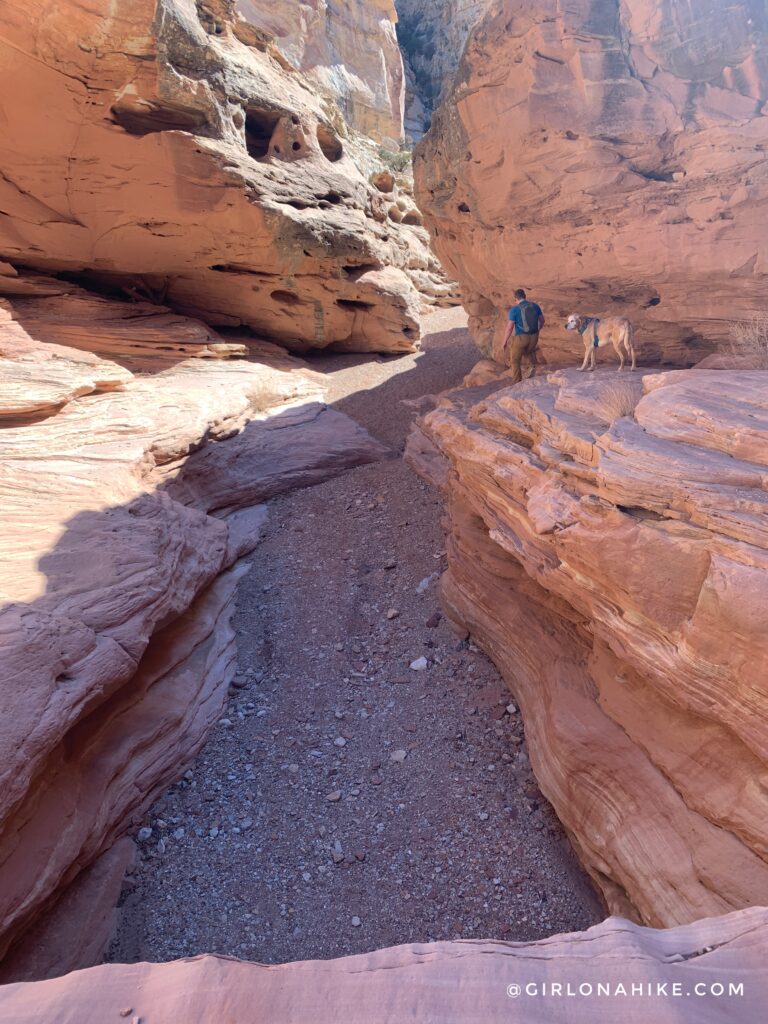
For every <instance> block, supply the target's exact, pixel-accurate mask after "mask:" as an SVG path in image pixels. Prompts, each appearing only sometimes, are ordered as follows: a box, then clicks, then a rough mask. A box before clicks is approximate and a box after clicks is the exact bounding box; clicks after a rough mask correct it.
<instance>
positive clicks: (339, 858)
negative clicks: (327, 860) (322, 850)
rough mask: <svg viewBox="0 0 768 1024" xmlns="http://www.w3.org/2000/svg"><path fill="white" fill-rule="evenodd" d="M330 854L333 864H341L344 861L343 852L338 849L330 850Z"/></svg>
mask: <svg viewBox="0 0 768 1024" xmlns="http://www.w3.org/2000/svg"><path fill="white" fill-rule="evenodd" d="M331 856H332V857H333V863H334V864H342V863H343V861H344V854H343V853H339V851H338V850H331Z"/></svg>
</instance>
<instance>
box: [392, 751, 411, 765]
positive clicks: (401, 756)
mask: <svg viewBox="0 0 768 1024" xmlns="http://www.w3.org/2000/svg"><path fill="white" fill-rule="evenodd" d="M389 757H390V760H392V761H398V762H400V761H404V760H405V759H406V757H408V751H407V750H393V751H392V753H391V754H390V755H389Z"/></svg>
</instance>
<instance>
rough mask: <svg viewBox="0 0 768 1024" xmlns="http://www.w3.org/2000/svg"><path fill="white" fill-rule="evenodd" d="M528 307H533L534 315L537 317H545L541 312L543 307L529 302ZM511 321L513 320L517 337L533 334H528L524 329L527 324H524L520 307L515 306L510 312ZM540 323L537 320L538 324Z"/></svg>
mask: <svg viewBox="0 0 768 1024" xmlns="http://www.w3.org/2000/svg"><path fill="white" fill-rule="evenodd" d="M528 305H529V306H531V307H533V311H534V313H535V314H536V316H537V317H541V316H543V315H544V314H543V313H542V312H541V306H538V305H537V304H536V303H535V302H529V303H528ZM509 319H510V320H512V322H513V323H514V325H515V334H516V335H517V334H526V333H531V332H527V331H526V330H525V329H524V328H525V324H524V323H523V312H522V310H521V309H520V306H519V305H518V306H513V307H512V309H510V311H509ZM538 322H539V321H538V319H537V321H536V323H537V324H538ZM537 330H538V328H537ZM534 333H535V332H534Z"/></svg>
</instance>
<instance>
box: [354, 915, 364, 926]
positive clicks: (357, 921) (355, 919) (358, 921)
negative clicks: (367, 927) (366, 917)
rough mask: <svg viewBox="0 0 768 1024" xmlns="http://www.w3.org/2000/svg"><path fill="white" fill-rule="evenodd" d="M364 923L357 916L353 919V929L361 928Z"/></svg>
mask: <svg viewBox="0 0 768 1024" xmlns="http://www.w3.org/2000/svg"><path fill="white" fill-rule="evenodd" d="M362 923H363V922H362V921H361V920H360V918H359V917H357V916H355V917H353V918H352V927H353V928H359V927H360V925H361V924H362Z"/></svg>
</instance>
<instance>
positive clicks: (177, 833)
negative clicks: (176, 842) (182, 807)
mask: <svg viewBox="0 0 768 1024" xmlns="http://www.w3.org/2000/svg"><path fill="white" fill-rule="evenodd" d="M184 834H185V833H184V829H183V828H177V829H175V830H174V833H173V838H174V839H183V838H184Z"/></svg>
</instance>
